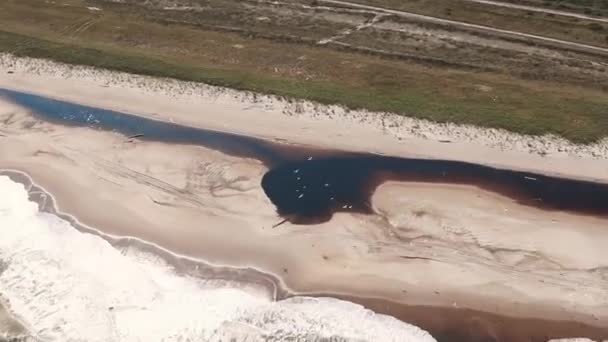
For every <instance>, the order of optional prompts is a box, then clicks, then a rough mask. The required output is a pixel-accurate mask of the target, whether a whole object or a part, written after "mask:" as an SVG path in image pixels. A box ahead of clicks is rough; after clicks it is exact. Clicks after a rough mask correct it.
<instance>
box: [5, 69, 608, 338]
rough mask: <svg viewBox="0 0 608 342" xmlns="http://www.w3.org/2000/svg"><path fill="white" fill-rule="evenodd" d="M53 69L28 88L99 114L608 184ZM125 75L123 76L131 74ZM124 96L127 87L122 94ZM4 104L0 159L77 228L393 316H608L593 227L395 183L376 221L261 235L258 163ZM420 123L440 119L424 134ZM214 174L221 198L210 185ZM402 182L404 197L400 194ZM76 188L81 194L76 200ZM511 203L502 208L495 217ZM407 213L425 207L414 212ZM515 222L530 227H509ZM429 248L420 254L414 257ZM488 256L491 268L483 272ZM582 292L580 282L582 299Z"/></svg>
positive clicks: (585, 173) (461, 148) (264, 229)
mask: <svg viewBox="0 0 608 342" xmlns="http://www.w3.org/2000/svg"><path fill="white" fill-rule="evenodd" d="M0 65H1V63H0ZM78 68H79V67H75V69H78ZM86 70H89V71H90V69H86ZM89 71H88V72H89ZM100 72H101V71H100ZM113 75H114V74H113ZM13 76H14V77H13ZM57 76H58V75H56V76H55V77H50V76H48V75H47V76H45V77H47V78H45V77H42V78H38V77H33V76H32V77H31V78H33V79H35V80H34V81H35V82H34V83H32V84H33V87H34V88H36V87H40V89H42V88H43V87H44V86H45V84H44V82H42V80H46V81H49V80H52V81H53V82H54V83H52V84H53V85H54V86H53V87H49V86H48V84H51V83H46V87H47V88H48V89H49V91H51V92H55V93H56V94H59V93H61V92H67V93H69V94H71V95H70V96H73V97H74V98H80V99H82V100H83V101H86V99H88V100H89V101H92V102H97V103H99V104H100V106H99V107H101V108H107V107H105V106H103V104H104V103H105V104H108V103H110V102H112V103H113V104H112V106H114V107H112V106H110V109H119V110H120V111H124V112H127V113H134V112H136V110H137V108H141V109H142V111H143V112H144V114H145V115H142V116H145V117H150V118H154V119H157V120H161V121H169V122H172V121H173V122H175V123H180V124H184V125H188V126H193V127H205V128H208V127H206V126H207V124H209V126H210V127H211V128H212V129H216V130H218V131H223V132H227V131H228V132H233V133H237V134H242V135H248V134H249V135H253V136H256V137H261V138H265V139H267V140H270V141H275V142H280V143H284V144H294V145H305V146H320V147H322V148H323V147H327V146H331V147H335V148H339V149H345V150H348V149H351V148H352V150H355V151H363V150H365V149H366V148H369V146H367V145H368V144H367V142H368V141H374V142H375V143H376V142H377V144H375V145H374V146H373V148H372V152H375V153H383V154H388V155H397V156H409V157H411V156H420V155H424V156H425V157H427V158H437V159H451V160H454V159H456V160H458V159H459V158H460V159H464V160H466V161H469V162H477V161H479V160H482V161H484V163H490V164H493V163H491V162H496V163H497V164H501V163H502V164H504V165H509V166H510V167H508V168H515V169H517V168H518V167H520V168H523V169H527V168H533V169H536V170H537V171H538V170H544V172H548V173H553V171H554V170H553V167H556V169H557V170H558V172H557V173H558V174H560V175H564V174H566V175H571V176H573V178H580V179H590V180H596V181H597V180H598V179H599V180H601V181H603V182H606V179H608V167H607V165H605V160H602V159H593V158H591V159H589V158H583V157H580V156H579V157H571V156H570V157H568V156H561V157H560V156H553V155H548V156H546V157H541V156H539V155H533V154H530V153H527V152H521V151H520V152H513V151H511V152H500V149H492V148H490V147H488V146H481V147H479V146H475V145H470V144H467V143H456V142H454V143H443V142H439V141H433V140H431V139H428V138H425V139H423V138H420V139H418V138H412V137H410V138H407V139H409V140H407V139H406V140H407V143H405V142H404V141H401V140H399V139H396V138H395V137H394V136H392V135H389V134H386V132H383V131H382V130H375V129H374V128H373V127H372V126H373V124H369V125H368V124H361V125H359V124H358V123H356V122H351V121H346V122H343V121H339V120H336V121H331V120H329V121H328V120H325V119H314V118H311V117H308V116H307V115H308V114H305V113H306V112H307V111H306V110H305V108H304V109H302V113H301V114H299V115H298V117H297V118H294V117H292V116H289V115H285V114H284V113H282V112H281V111H280V110H277V108H270V109H267V110H266V109H265V107H264V106H266V105H268V106H270V105H269V104H263V101H262V104H259V103H258V104H259V105H260V106H261V107H256V108H257V109H254V110H248V109H246V108H247V107H248V106H249V105H250V103H243V102H241V100H242V98H237V99H236V100H235V99H234V98H233V97H231V96H233V95H234V94H232V93H230V91H228V90H221V91H222V92H224V93H222V94H218V95H217V99H216V100H217V101H211V100H210V99H209V97H202V98H200V99H198V100H196V99H197V98H198V95H196V94H193V95H183V92H182V93H179V94H177V95H175V96H174V98H173V99H170V97H165V95H162V92H161V93H160V94H156V93H155V92H154V90H144V89H141V88H136V87H132V88H127V89H125V88H120V87H118V88H117V89H113V88H112V89H110V88H104V87H103V86H100V85H99V80H96V79H95V77H96V76H95V75H89V77H91V78H92V80H90V82H89V81H86V82H84V81H82V80H79V79H77V78H76V79H74V78H72V79H69V78H68V79H63V78H62V77H57ZM123 76H124V74H123ZM6 77H7V76H6V75H2V74H0V87H1V86H3V85H2V84H3V82H8V81H10V80H11V78H6ZM10 77H13V78H12V80H18V81H19V82H25V83H21V85H20V86H22V87H26V88H27V86H28V85H30V84H29V83H27V82H29V81H28V80H27V79H28V78H30V75H27V74H26V73H21V74H18V75H16V76H15V75H12V76H10ZM71 77H75V76H73V75H72V76H71ZM125 77H127V79H125V80H124V81H123V82H124V84H123V85H126V84H129V82H131V81H133V80H132V79H131V78H135V80H137V79H138V78H139V76H133V75H126V76H125ZM102 79H103V78H102ZM143 79H147V78H143ZM37 82H38V83H37ZM158 82H160V81H158ZM168 82H169V83H170V84H172V82H174V81H168ZM55 83H57V86H56V87H55ZM178 83H179V82H178ZM179 84H181V83H179ZM87 87H89V88H87ZM200 87H201V88H205V87H207V86H204V85H200ZM36 89H38V88H36ZM103 89H106V90H107V91H109V93H107V92H104V91H103ZM205 89H206V88H205ZM99 90H101V92H100V93H97V94H96V93H95V92H96V91H99ZM216 90H217V89H216ZM121 91H124V93H125V94H122V95H121V94H119V93H120V92H121ZM217 91H218V92H219V91H220V90H217ZM225 92H228V94H226V93H225ZM180 94H181V95H180ZM106 95H107V96H106ZM152 95H154V96H152ZM156 95H158V98H155V97H156ZM241 96H242V97H244V98H248V97H249V96H252V97H253V96H254V95H248V94H241ZM51 97H55V98H57V97H61V96H51ZM188 98H189V100H188ZM114 100H116V101H114ZM274 100H276V99H274ZM205 101H210V102H205ZM277 101H278V100H277ZM76 102H80V101H76ZM0 104H1V103H0ZM201 104H203V105H205V106H206V105H208V106H209V109H208V110H209V112H210V113H209V114H208V115H203V116H201V115H200V112H199V110H200V109H199V108H201V107H200V105H201ZM157 105H158V106H157ZM296 105H297V104H294V106H296ZM277 106H280V104H279V105H277ZM303 106H304V105H303ZM5 107H8V105H7V106H5ZM116 107H120V108H116ZM122 107H124V108H122ZM129 108H130V109H131V110H129ZM203 108H207V107H203ZM0 109H2V110H4V111H5V114H6V115H11V112H12V113H13V114H16V116H15V117H12V116H11V119H10V120H7V122H8V123H5V127H6V130H3V131H0V134H2V135H0V141H2V143H1V144H0V155H2V157H0V166H2V167H3V168H4V167H6V168H9V169H15V170H21V171H24V172H26V173H27V174H28V175H30V176H31V177H32V178H33V179H35V180H36V181H37V182H38V183H39V184H42V186H43V187H45V189H46V190H48V191H47V192H48V193H49V194H53V196H54V197H56V198H57V199H58V201H60V203H61V205H59V209H60V211H65V212H69V213H71V214H72V215H73V216H74V217H78V219H79V221H81V222H84V224H85V225H87V226H89V227H100V228H99V229H103V234H107V235H108V236H117V237H118V236H137V237H138V238H139V239H140V240H142V241H150V244H152V245H158V246H162V248H163V249H165V250H167V251H173V252H169V253H172V254H175V253H178V252H179V254H181V255H188V256H189V257H190V258H192V259H193V260H196V259H202V260H207V263H208V264H218V265H234V266H239V267H243V268H247V267H249V268H251V269H259V270H264V272H260V273H264V274H274V275H277V276H276V278H273V277H272V276H271V277H270V279H275V280H276V279H281V280H282V281H283V282H284V283H287V284H289V285H290V287H291V288H297V289H298V291H297V292H296V291H292V292H293V293H295V294H296V295H307V294H308V293H312V294H314V293H320V294H323V293H332V292H336V294H335V295H332V296H336V297H340V296H341V295H339V294H338V293H353V294H359V295H362V296H361V297H359V298H366V296H369V297H374V298H387V299H390V300H389V301H390V302H391V303H393V304H390V305H389V306H391V305H394V308H391V309H390V310H393V311H399V310H397V308H399V305H402V306H405V307H410V308H415V307H423V306H421V304H425V305H431V306H433V310H442V308H450V307H452V306H453V304H455V303H456V302H458V307H462V308H471V309H474V310H472V311H471V312H473V313H474V314H473V316H472V317H470V318H471V320H472V321H475V317H477V316H479V315H482V314H480V312H482V311H484V312H501V313H503V314H505V315H509V317H542V318H546V319H548V320H553V321H559V320H566V321H570V320H571V321H578V322H585V323H586V324H589V326H593V325H597V324H601V322H603V320H604V318H606V317H608V306H606V305H603V306H602V305H601V303H606V302H608V301H606V300H604V299H605V298H608V292H607V291H606V290H605V287H602V284H603V283H602V281H601V280H600V278H601V276H602V275H601V273H600V271H601V267H602V265H603V264H602V262H604V260H608V259H606V258H605V257H603V255H604V254H603V253H605V249H602V248H600V247H601V246H599V244H601V242H602V241H607V240H606V238H607V236H606V233H605V232H604V231H605V229H603V228H602V227H605V221H602V220H599V219H592V218H581V217H578V216H576V215H568V214H564V213H559V212H558V213H547V212H544V211H542V210H536V209H532V208H522V207H521V206H517V205H516V204H513V203H512V202H510V201H508V200H506V199H505V198H503V197H501V196H494V195H493V194H489V193H487V192H484V191H481V190H479V189H475V188H472V187H464V188H453V189H451V188H448V187H441V186H428V187H422V186H419V185H417V184H415V183H391V184H383V185H382V186H381V187H380V189H378V190H377V191H376V195H375V197H374V200H373V202H374V205H375V206H376V209H377V211H378V213H379V215H377V216H374V217H371V216H364V215H355V214H353V215H351V214H344V213H343V214H340V215H336V217H335V218H334V219H332V222H330V223H326V224H322V225H319V226H314V227H310V226H309V227H302V226H294V225H288V226H284V227H281V229H270V227H271V226H272V225H273V224H275V223H276V220H277V218H276V213H275V212H274V209H273V206H272V205H271V204H270V203H269V201H268V200H267V198H266V197H265V196H264V194H263V192H261V190H260V189H259V180H260V178H261V175H262V174H263V173H264V172H265V171H266V168H265V167H264V166H263V165H261V163H257V162H256V161H253V160H244V159H242V158H234V157H229V156H226V155H223V154H222V153H219V152H215V151H211V150H209V149H204V148H199V147H196V146H187V145H180V146H176V145H172V144H166V143H155V142H147V141H132V142H128V141H125V139H124V137H123V136H119V135H117V134H114V133H109V132H101V131H96V130H89V129H87V128H77V127H62V126H60V125H54V124H52V123H48V122H44V121H36V120H34V121H31V117H29V116H28V115H27V114H26V115H22V116H20V109H19V108H12V106H11V107H8V108H4V107H2V106H0ZM5 109H6V110H5ZM7 113H8V114H7ZM163 113H164V114H163ZM167 113H171V114H170V115H171V116H168V114H167ZM197 113H198V114H197ZM1 114H2V112H0V115H1ZM351 114H352V113H351ZM258 115H260V116H258ZM13 119H15V120H16V121H15V120H13ZM240 119H242V121H239V120H240ZM275 122H276V123H278V124H277V127H275V126H274V123H275ZM342 124H344V126H342ZM429 125H430V124H429ZM432 127H437V126H429V127H426V128H428V129H432ZM350 128H352V130H351V129H350ZM313 132H314V134H312V133H313ZM3 135H4V136H3ZM316 138H318V141H315V140H316ZM332 142H333V144H332ZM2 145H4V146H2ZM418 147H420V149H419V150H418ZM446 156H447V158H445V157H446ZM531 163H532V164H531ZM493 165H495V164H493ZM556 165H557V166H556ZM541 173H542V172H541ZM142 175H143V176H145V177H143V176H142ZM66 176H69V180H68V179H66ZM226 177H227V178H226ZM216 178H217V179H216ZM232 180H238V182H241V184H240V185H239V186H238V187H236V188H234V189H233V188H226V189H223V188H221V185H222V184H224V185H225V183H226V182H232ZM218 184H219V185H220V191H221V193H220V194H219V195H220V196H216V195H217V194H216V193H215V190H213V189H214V187H215V186H217V185H218ZM412 189H413V191H412ZM412 192H413V193H414V194H415V195H416V196H415V197H416V198H414V199H412V198H410V197H408V196H410V194H409V193H412ZM82 193H87V194H89V195H88V196H84V198H83V197H82V196H81V194H82ZM450 203H451V205H450ZM463 204H470V206H471V207H472V208H467V207H468V206H463ZM446 205H450V206H454V208H446ZM100 206H102V207H103V206H105V210H107V211H109V212H112V213H113V215H112V217H105V216H106V215H104V214H103V213H99V212H98V210H95V208H99V207H100ZM403 208H412V210H413V211H412V212H411V213H409V212H407V211H404V210H403ZM503 208H504V212H503ZM473 209H474V210H473ZM507 211H508V212H509V214H505V212H507ZM418 213H422V215H421V216H420V217H418ZM480 213H483V215H485V216H483V215H481V214H480ZM465 214H466V215H465ZM147 216H150V217H147ZM519 216H521V217H522V218H528V220H524V221H529V222H530V223H529V224H527V225H524V224H523V223H524V222H512V221H513V218H517V217H519ZM166 217H175V219H176V220H177V219H178V218H179V221H178V222H180V223H181V224H182V225H183V226H184V227H180V229H178V230H176V231H169V230H168V227H172V228H173V226H172V225H173V222H174V221H170V220H169V221H168V220H167V219H166ZM488 220H492V221H494V220H495V221H496V222H497V223H496V225H497V226H496V227H486V225H487V222H488ZM201 222H203V223H205V224H204V225H201V224H200V223H201ZM148 225H149V226H150V227H149V228H148V227H146V226H148ZM412 225H414V226H412ZM140 226H144V228H142V227H140ZM214 226H216V227H217V226H219V227H222V229H221V230H217V229H213V227H214ZM519 226H522V227H519ZM579 226H581V227H579ZM547 236H551V237H556V236H558V237H559V238H558V239H556V241H555V243H553V242H551V243H544V241H545V240H546V239H547ZM235 238H236V241H235ZM270 240H272V241H270ZM590 244H591V245H590ZM596 244H597V245H598V246H596ZM219 246H224V247H223V248H219ZM581 246H583V247H585V246H588V247H589V251H585V252H584V253H576V252H575V251H576V250H577V248H578V249H579V251H580V248H581ZM585 248H587V247H585ZM230 250H234V251H238V253H236V252H235V253H231V252H230ZM436 253H437V254H438V255H435V254H436ZM573 253H574V254H573ZM425 258H426V259H428V260H431V261H423V260H424V259H425ZM421 260H422V261H421ZM485 263H489V266H486V265H485ZM495 265H498V266H501V268H498V269H496V270H494V269H492V267H494V266H495ZM593 267H598V272H597V275H594V274H591V272H589V271H588V270H590V269H593ZM560 268H563V269H564V270H565V272H571V273H572V276H573V277H574V278H573V279H572V281H570V280H568V279H564V280H563V281H562V280H560V277H561V276H560V275H559V271H560ZM511 273H513V274H511ZM528 273H530V274H528ZM237 276H238V272H237ZM262 278H263V277H262ZM265 279H266V278H265ZM545 281H547V282H546V283H545ZM452 283H453V284H452ZM379 284H382V285H381V286H380V285H379ZM577 284H578V285H577ZM581 285H582V287H577V286H581ZM435 286H438V287H439V288H436V287H435ZM324 289H327V291H323V290H324ZM434 289H435V290H434ZM331 290H333V291H331ZM433 290H434V292H433ZM403 291H406V292H403ZM439 291H440V292H441V294H440V295H439V294H437V292H439ZM581 292H588V293H585V296H587V297H585V296H583V295H582V294H581ZM285 295H286V296H288V295H289V294H285ZM342 296H344V297H348V296H349V295H342ZM353 298H354V296H353ZM356 300H361V301H363V299H356ZM366 300H369V301H370V302H369V305H373V306H374V307H377V308H379V310H389V309H388V308H386V309H383V307H385V304H382V303H385V302H383V300H382V299H366ZM394 303H400V304H398V305H397V304H394ZM598 303H599V304H598ZM475 310H478V311H475ZM439 312H440V311H439ZM475 315H477V316H475ZM575 325H576V324H575ZM480 329H481V328H480ZM573 329H574V328H573ZM482 330H483V329H482ZM589 331H591V330H589ZM602 331H603V330H602ZM602 334H603V333H602ZM598 336H600V335H598ZM606 336H608V332H607V333H606ZM556 337H564V336H556ZM515 341H516V342H519V341H518V340H515ZM448 342H452V341H448ZM467 342H468V341H467Z"/></svg>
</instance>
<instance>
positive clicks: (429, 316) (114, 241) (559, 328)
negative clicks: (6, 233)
mask: <svg viewBox="0 0 608 342" xmlns="http://www.w3.org/2000/svg"><path fill="white" fill-rule="evenodd" d="M0 176H8V177H9V179H11V180H12V181H14V182H17V183H19V184H22V185H24V187H25V188H26V190H27V191H28V194H29V197H30V200H31V201H34V202H35V203H37V204H38V206H39V211H40V212H44V213H49V214H52V215H55V216H57V217H59V218H61V219H63V220H66V221H68V222H69V223H70V224H71V225H72V227H73V228H74V229H76V230H78V231H79V232H81V233H86V234H93V235H95V236H98V237H101V238H102V239H104V240H106V241H108V242H109V243H110V244H111V245H112V246H113V247H114V248H117V249H119V250H120V249H121V248H127V247H134V248H136V249H138V250H140V251H143V252H145V253H150V254H152V255H155V256H159V257H160V258H162V259H163V260H165V261H166V262H168V264H169V265H172V266H173V267H174V268H175V270H176V271H177V274H179V275H182V276H183V275H187V276H194V277H196V278H205V279H210V277H211V279H219V280H227V281H231V282H236V283H240V284H245V285H251V286H255V287H258V289H259V287H262V288H264V289H265V290H266V291H269V294H270V293H272V295H271V297H272V298H273V299H272V300H273V301H280V300H284V299H288V298H292V297H298V296H305V297H318V298H322V297H331V298H336V299H340V300H346V301H349V302H353V303H355V304H359V305H362V306H363V307H365V308H367V309H369V310H372V311H374V312H375V313H379V314H385V315H389V316H392V317H395V318H397V319H399V320H401V321H403V322H406V323H409V324H413V325H416V326H418V327H420V328H422V329H424V330H426V331H428V332H429V333H431V335H432V336H433V337H434V338H435V339H437V340H438V341H439V342H473V341H485V339H487V338H488V337H489V336H492V337H494V338H496V339H497V340H498V341H513V342H517V341H521V340H522V339H526V340H527V341H530V342H546V341H548V340H549V339H555V338H576V337H580V336H584V337H585V338H590V339H593V340H597V341H601V340H602V338H605V337H606V336H608V327H605V328H601V327H599V326H593V325H587V324H584V323H579V322H576V321H567V320H543V319H537V318H528V317H525V316H521V317H519V316H508V315H499V314H495V313H489V312H483V311H478V310H471V309H466V308H457V307H445V306H426V305H409V304H405V303H400V302H397V301H392V300H388V299H382V298H372V297H363V296H358V295H357V294H355V293H351V294H347V293H341V294H337V293H316V294H315V293H302V294H298V293H295V292H291V291H290V290H289V289H287V288H285V287H283V286H284V284H282V280H281V278H280V277H277V276H275V275H271V274H267V273H264V272H262V271H258V270H252V269H238V268H234V267H230V266H215V265H210V264H208V263H207V262H206V261H204V260H197V259H192V258H188V257H185V256H180V255H177V254H175V253H174V252H171V251H168V250H165V249H163V248H162V247H160V246H156V245H154V244H151V243H149V242H146V241H143V240H140V239H138V238H131V237H112V236H109V235H107V234H105V233H103V232H102V231H100V230H98V229H96V228H92V227H89V226H87V225H85V224H83V223H80V222H79V221H78V219H76V218H75V217H73V216H72V215H70V214H68V213H65V212H61V211H59V210H58V208H57V206H56V204H55V198H54V197H53V195H52V194H51V193H49V192H48V191H46V190H45V189H44V188H43V187H42V186H40V185H38V184H37V183H36V182H35V180H34V179H32V178H31V176H30V175H28V174H27V173H25V172H22V171H18V170H5V169H0ZM262 283H266V285H264V284H262ZM268 285H270V286H268ZM270 287H271V288H272V289H270ZM6 312H7V314H8V315H9V316H10V318H11V319H12V320H13V321H15V322H17V323H18V324H20V325H23V323H22V322H21V321H20V320H19V319H18V318H17V317H15V316H13V313H12V312H11V311H10V310H6ZM438 317H441V319H437V318H438ZM471 318H473V319H471ZM539 327H542V328H539ZM18 336H21V337H23V336H24V334H23V332H21V333H20V334H19V335H18Z"/></svg>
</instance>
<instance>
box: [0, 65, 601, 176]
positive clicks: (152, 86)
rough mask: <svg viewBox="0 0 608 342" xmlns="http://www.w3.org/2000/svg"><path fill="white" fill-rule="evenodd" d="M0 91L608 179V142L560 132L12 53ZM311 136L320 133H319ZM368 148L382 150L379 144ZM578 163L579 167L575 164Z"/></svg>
mask: <svg viewBox="0 0 608 342" xmlns="http://www.w3.org/2000/svg"><path fill="white" fill-rule="evenodd" d="M6 70H10V71H12V73H10V74H8V73H6V72H5V71H6ZM48 84H53V85H54V86H53V87H48ZM0 87H4V88H6V89H10V90H15V91H21V92H25V93H35V94H39V95H42V96H47V97H50V98H54V99H58V100H63V101H68V102H73V103H77V104H82V105H87V106H92V107H97V108H104V109H108V110H115V111H119V112H124V113H127V114H130V115H135V116H142V117H146V118H150V119H153V120H158V121H164V122H170V123H177V124H182V125H185V126H190V127H195V128H204V129H208V130H214V131H220V132H226V133H233V134H238V135H243V136H251V137H256V138H261V139H263V140H268V141H274V142H280V143H285V144H294V145H302V146H305V147H313V148H314V147H321V148H332V149H337V150H344V151H351V152H369V153H376V154H380V155H388V156H396V157H410V158H425V159H444V160H457V161H467V162H471V163H476V164H483V165H488V166H493V167H498V168H505V169H512V170H520V171H529V172H535V173H541V174H547V175H555V176H559V177H565V178H573V179H581V180H589V181H597V182H608V167H606V165H605V160H608V138H605V139H603V140H602V141H599V142H596V143H594V144H590V145H577V144H573V143H570V142H568V141H566V140H564V139H562V138H559V137H556V136H550V135H545V136H526V135H520V134H517V133H511V132H507V131H504V130H499V129H492V128H479V127H474V126H467V125H457V124H449V123H434V122H430V121H426V120H421V119H412V118H408V117H405V116H400V115H396V114H391V113H372V112H368V111H358V110H348V109H345V108H342V107H340V106H336V105H321V104H317V103H312V102H309V101H299V100H289V99H282V98H279V97H276V96H272V95H263V94H256V93H251V92H245V91H238V90H232V89H228V88H220V87H215V86H209V85H205V84H198V83H194V82H185V81H178V80H172V79H161V78H154V77H150V76H140V75H134V74H126V73H120V72H114V71H108V70H101V69H95V68H91V67H84V66H74V65H67V64H62V63H56V62H52V61H47V60H40V59H33V58H18V57H13V56H10V55H7V54H0ZM199 108H205V110H204V111H202V109H199ZM278 132H280V133H278ZM311 132H315V134H314V136H313V135H312V134H310V133H311ZM367 141H374V142H375V143H374V144H373V145H369V144H367V143H366V142H367ZM573 162H574V163H577V167H573V166H572V163H573Z"/></svg>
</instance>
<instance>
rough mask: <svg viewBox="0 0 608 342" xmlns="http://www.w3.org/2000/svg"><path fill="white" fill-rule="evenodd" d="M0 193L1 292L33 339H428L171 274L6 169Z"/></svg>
mask: <svg viewBox="0 0 608 342" xmlns="http://www.w3.org/2000/svg"><path fill="white" fill-rule="evenodd" d="M0 194H2V196H0V262H1V265H2V267H1V268H0V293H1V294H2V295H3V297H4V298H6V299H7V300H8V302H9V305H10V310H11V311H12V312H13V313H14V314H15V315H16V316H17V317H18V318H19V319H20V320H21V321H22V322H23V323H24V324H25V325H26V328H28V329H29V331H30V332H31V333H32V334H33V335H34V336H36V338H38V339H40V340H43V341H62V342H64V341H66V342H72V341H87V342H88V341H100V342H101V341H104V342H105V341H128V342H131V341H145V342H151V341H177V342H179V341H184V342H185V341H227V340H228V341H239V342H245V341H328V340H330V341H374V342H375V341H400V342H403V341H410V342H432V341H435V340H434V339H433V337H431V335H430V334H428V333H427V332H425V331H423V330H422V329H420V328H418V327H416V326H413V325H410V324H407V323H403V322H401V321H399V320H397V319H395V318H393V317H389V316H385V315H380V314H375V313H374V312H372V311H370V310H367V309H365V308H363V307H362V306H360V305H357V304H354V303H351V302H346V301H341V300H337V299H333V298H312V297H294V298H290V299H286V300H282V301H278V302H275V301H273V300H272V299H271V298H269V297H268V294H266V293H265V292H263V291H256V290H255V289H254V288H253V287H248V286H246V285H241V284H238V283H235V282H218V281H217V280H213V281H210V280H205V279H200V278H195V277H190V276H184V275H178V274H177V273H176V272H175V271H174V270H173V268H172V267H171V266H170V265H168V264H166V263H165V262H164V261H163V260H162V259H161V258H158V257H155V256H154V255H152V254H149V253H144V252H141V251H136V250H133V249H131V248H130V249H124V250H119V249H116V248H114V247H113V246H112V245H110V244H109V243H108V242H107V241H105V240H103V239H102V238H100V237H98V236H95V235H91V234H85V233H81V232H80V231H78V230H76V229H75V228H74V227H72V226H71V225H70V224H69V223H68V222H66V221H64V220H62V219H60V218H59V217H57V216H55V215H52V214H48V213H44V212H40V211H39V210H38V206H37V204H36V203H34V202H30V201H29V200H28V194H27V191H26V189H25V188H24V187H23V186H22V185H21V184H19V183H15V182H12V181H11V180H10V179H9V178H8V177H5V176H0ZM100 210H103V208H100Z"/></svg>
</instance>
